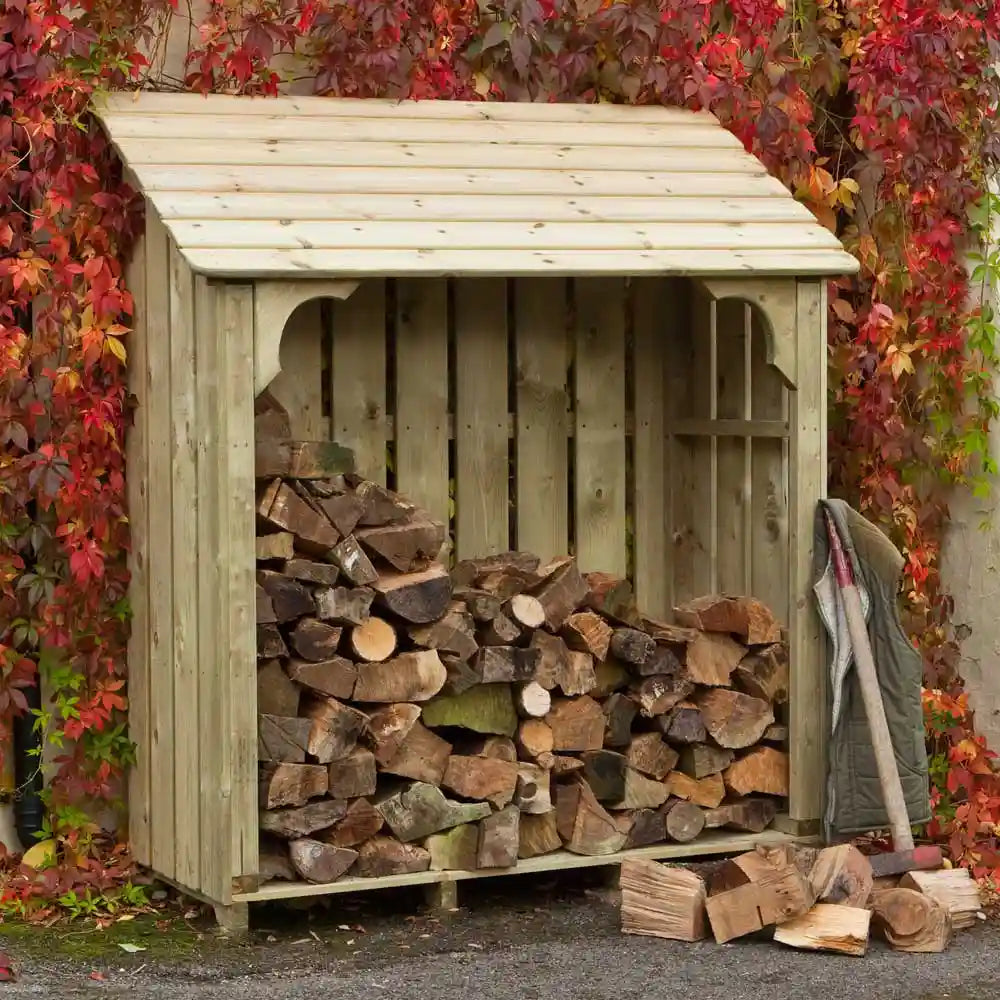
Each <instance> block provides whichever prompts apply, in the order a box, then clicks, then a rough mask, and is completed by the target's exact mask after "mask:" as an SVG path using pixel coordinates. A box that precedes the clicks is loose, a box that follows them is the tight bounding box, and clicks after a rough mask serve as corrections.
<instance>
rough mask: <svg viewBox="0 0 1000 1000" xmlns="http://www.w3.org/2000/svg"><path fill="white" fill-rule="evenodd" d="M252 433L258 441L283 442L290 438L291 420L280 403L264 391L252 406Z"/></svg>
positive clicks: (268, 392) (267, 391)
mask: <svg viewBox="0 0 1000 1000" xmlns="http://www.w3.org/2000/svg"><path fill="white" fill-rule="evenodd" d="M253 432H254V438H255V439H256V440H258V441H263V440H265V439H269V440H275V439H276V440H279V441H280V440H283V439H286V438H290V437H291V436H292V424H291V419H290V418H289V416H288V410H286V409H285V408H284V407H283V406H282V405H281V403H279V402H278V401H277V400H276V399H275V398H274V396H272V395H271V393H270V391H269V390H267V389H265V390H264V391H263V392H262V393H261V394H260V395H259V396H258V397H257V398H256V399H255V400H254V405H253Z"/></svg>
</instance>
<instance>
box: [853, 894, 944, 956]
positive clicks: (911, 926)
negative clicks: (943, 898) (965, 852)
mask: <svg viewBox="0 0 1000 1000" xmlns="http://www.w3.org/2000/svg"><path fill="white" fill-rule="evenodd" d="M871 908H872V910H873V924H874V927H875V929H876V930H877V931H878V933H879V934H880V935H881V936H882V937H883V938H885V940H886V941H888V942H889V945H890V947H892V948H893V950H894V951H906V952H913V953H927V952H940V951H944V950H945V948H947V947H948V942H949V940H950V939H951V930H952V927H951V915H950V914H949V913H948V911H947V910H946V909H945V908H944V907H943V906H942V905H941V904H940V903H938V902H936V901H935V900H933V899H931V897H930V896H925V895H923V893H920V892H917V891H916V890H915V889H882V890H880V891H878V892H874V893H872V897H871Z"/></svg>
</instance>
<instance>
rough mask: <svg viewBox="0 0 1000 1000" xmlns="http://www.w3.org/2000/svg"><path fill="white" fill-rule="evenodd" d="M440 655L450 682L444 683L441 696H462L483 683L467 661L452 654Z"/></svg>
mask: <svg viewBox="0 0 1000 1000" xmlns="http://www.w3.org/2000/svg"><path fill="white" fill-rule="evenodd" d="M440 655H441V662H442V663H443V664H444V669H445V671H446V672H447V674H448V680H446V681H445V682H444V687H443V688H441V694H443V695H457V694H462V693H463V692H465V691H468V690H469V688H471V687H475V686H476V685H477V684H481V683H482V678H481V677H480V676H479V674H477V673H476V671H475V670H474V669H473V667H472V666H470V665H469V664H468V663H466V662H465V660H462V659H460V658H459V657H457V656H455V655H453V654H452V653H441V654H440Z"/></svg>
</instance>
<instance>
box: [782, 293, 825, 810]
mask: <svg viewBox="0 0 1000 1000" xmlns="http://www.w3.org/2000/svg"><path fill="white" fill-rule="evenodd" d="M825 299H826V287H825V285H824V284H823V283H822V282H821V281H800V282H799V283H798V286H797V307H796V326H797V333H798V352H797V353H798V363H797V378H796V391H795V392H794V393H792V394H791V430H792V438H791V444H790V449H791V455H790V466H791V467H790V478H791V482H790V490H789V508H790V510H789V520H790V537H789V546H788V555H789V584H790V588H791V600H790V605H791V609H790V620H789V645H790V648H789V662H790V664H791V675H790V678H789V727H790V732H789V740H790V750H791V777H790V786H789V793H790V794H789V803H788V805H789V809H788V811H789V815H790V817H791V818H792V819H793V820H800V821H813V820H817V819H819V818H820V817H821V816H822V810H823V801H824V792H825V789H824V782H823V775H824V774H825V773H826V768H825V763H826V733H827V728H828V720H827V713H826V707H825V702H826V681H825V664H824V651H825V641H824V637H823V636H824V633H823V628H822V624H821V622H820V619H819V615H818V613H817V611H816V607H815V603H814V600H813V593H812V585H813V567H812V560H813V533H814V519H815V517H816V505H817V501H818V500H819V499H820V498H822V497H824V496H825V495H826V462H825V455H826V301H825Z"/></svg>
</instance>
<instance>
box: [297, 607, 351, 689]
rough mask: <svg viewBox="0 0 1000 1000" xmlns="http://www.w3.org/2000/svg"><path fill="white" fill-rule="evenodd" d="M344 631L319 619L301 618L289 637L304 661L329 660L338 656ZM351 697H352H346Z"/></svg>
mask: <svg viewBox="0 0 1000 1000" xmlns="http://www.w3.org/2000/svg"><path fill="white" fill-rule="evenodd" d="M342 633H343V629H342V628H339V627H338V626H336V625H328V624H327V623H326V622H321V621H319V619H317V618H300V619H299V621H298V622H297V623H296V625H295V628H294V629H292V632H291V634H290V635H289V637H288V638H289V640H290V642H291V644H292V649H294V650H295V652H296V653H298V655H299V656H301V657H302V659H304V660H312V661H313V662H316V661H319V660H329V659H330V658H331V657H334V656H336V655H337V648H338V647H339V646H340V636H341V634H342ZM344 697H350V695H344Z"/></svg>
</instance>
